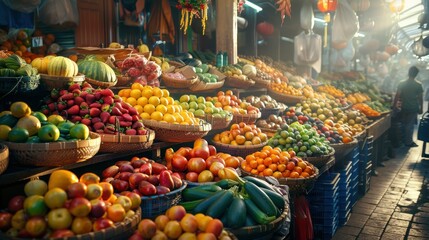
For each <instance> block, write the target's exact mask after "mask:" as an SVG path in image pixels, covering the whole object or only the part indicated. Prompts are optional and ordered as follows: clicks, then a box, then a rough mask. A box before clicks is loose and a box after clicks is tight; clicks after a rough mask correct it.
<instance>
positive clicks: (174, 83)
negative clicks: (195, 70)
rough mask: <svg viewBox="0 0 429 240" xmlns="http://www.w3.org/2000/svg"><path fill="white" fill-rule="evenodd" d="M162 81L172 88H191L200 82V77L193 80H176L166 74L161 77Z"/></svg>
mask: <svg viewBox="0 0 429 240" xmlns="http://www.w3.org/2000/svg"><path fill="white" fill-rule="evenodd" d="M161 79H162V81H163V83H164V85H165V86H166V87H171V88H190V87H191V86H192V85H193V84H194V83H195V82H197V81H198V77H196V76H195V77H194V78H191V79H175V78H171V77H169V76H167V74H165V73H163V74H162V75H161Z"/></svg>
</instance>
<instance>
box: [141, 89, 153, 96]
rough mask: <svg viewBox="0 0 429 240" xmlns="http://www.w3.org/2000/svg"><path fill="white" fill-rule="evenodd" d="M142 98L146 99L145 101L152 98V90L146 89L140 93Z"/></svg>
mask: <svg viewBox="0 0 429 240" xmlns="http://www.w3.org/2000/svg"><path fill="white" fill-rule="evenodd" d="M142 96H143V97H146V98H147V99H149V98H150V97H152V96H153V94H152V89H148V88H146V89H144V90H143V91H142Z"/></svg>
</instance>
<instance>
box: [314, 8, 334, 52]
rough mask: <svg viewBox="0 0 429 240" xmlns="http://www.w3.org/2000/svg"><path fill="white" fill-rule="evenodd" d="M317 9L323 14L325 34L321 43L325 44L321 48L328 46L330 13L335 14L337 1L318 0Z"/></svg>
mask: <svg viewBox="0 0 429 240" xmlns="http://www.w3.org/2000/svg"><path fill="white" fill-rule="evenodd" d="M317 8H318V9H319V11H321V12H322V13H325V18H324V19H325V22H326V24H325V32H324V37H323V42H324V43H325V44H324V45H323V47H327V46H328V24H329V22H331V12H335V10H336V9H337V0H319V1H318V2H317Z"/></svg>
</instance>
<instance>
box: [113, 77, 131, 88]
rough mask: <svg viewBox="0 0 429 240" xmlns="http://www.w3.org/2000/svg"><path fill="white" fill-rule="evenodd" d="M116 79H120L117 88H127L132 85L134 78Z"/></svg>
mask: <svg viewBox="0 0 429 240" xmlns="http://www.w3.org/2000/svg"><path fill="white" fill-rule="evenodd" d="M116 79H118V82H117V83H116V85H115V86H117V87H125V86H128V85H129V84H130V83H131V80H132V78H131V77H127V76H116Z"/></svg>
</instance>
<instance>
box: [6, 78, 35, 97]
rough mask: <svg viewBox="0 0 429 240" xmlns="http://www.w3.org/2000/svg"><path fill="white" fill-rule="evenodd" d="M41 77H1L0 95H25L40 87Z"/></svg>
mask: <svg viewBox="0 0 429 240" xmlns="http://www.w3.org/2000/svg"><path fill="white" fill-rule="evenodd" d="M39 83H40V75H37V76H33V77H0V94H5V95H8V94H14V93H25V92H28V91H32V90H34V89H36V88H37V87H38V86H39Z"/></svg>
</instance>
